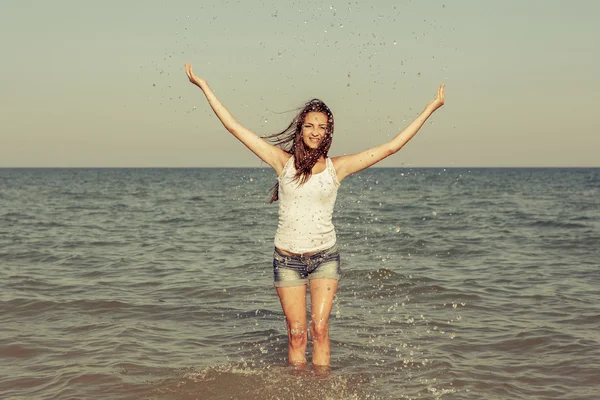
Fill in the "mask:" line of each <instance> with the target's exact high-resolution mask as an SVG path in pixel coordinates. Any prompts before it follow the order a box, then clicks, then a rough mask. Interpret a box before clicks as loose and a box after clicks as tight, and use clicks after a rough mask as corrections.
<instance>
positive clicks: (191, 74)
mask: <svg viewBox="0 0 600 400" xmlns="http://www.w3.org/2000/svg"><path fill="white" fill-rule="evenodd" d="M185 73H186V74H187V76H188V79H189V80H190V82H192V83H193V84H194V85H196V86H198V87H199V88H200V89H202V86H201V85H202V84H205V83H206V81H205V80H204V79H202V78H198V77H197V76H196V75H195V74H194V72H193V71H192V64H185Z"/></svg>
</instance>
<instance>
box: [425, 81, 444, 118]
mask: <svg viewBox="0 0 600 400" xmlns="http://www.w3.org/2000/svg"><path fill="white" fill-rule="evenodd" d="M443 105H444V84H443V83H442V84H441V85H440V87H439V88H438V92H437V97H436V98H435V99H434V100H431V101H430V102H429V103H427V108H429V109H431V111H432V112H433V111H435V110H437V109H438V108H440V107H441V106H443Z"/></svg>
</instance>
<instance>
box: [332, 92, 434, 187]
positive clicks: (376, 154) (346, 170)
mask: <svg viewBox="0 0 600 400" xmlns="http://www.w3.org/2000/svg"><path fill="white" fill-rule="evenodd" d="M443 105H444V85H440V87H439V88H438V93H437V97H436V98H435V99H434V100H432V101H430V102H429V103H428V104H427V106H426V107H425V110H424V111H423V112H422V113H421V114H420V115H419V116H418V117H417V118H416V119H415V120H414V121H413V122H411V123H410V125H408V126H407V127H406V128H404V130H403V131H402V132H400V133H399V134H398V135H396V137H394V138H393V139H392V140H390V141H389V142H387V143H384V144H381V145H379V146H377V147H373V148H372V149H368V150H365V151H363V152H360V153H357V154H350V155H347V156H341V157H335V158H333V159H332V161H333V165H334V166H335V170H336V174H337V178H338V180H339V181H341V180H342V179H344V178H345V177H346V176H348V175H351V174H354V173H356V172H358V171H362V170H363V169H365V168H369V167H370V166H372V165H374V164H376V163H378V162H379V161H381V160H383V159H384V158H386V157H388V156H391V155H392V154H394V153H396V152H398V150H400V149H401V148H402V147H404V145H405V144H406V143H407V142H408V141H409V140H410V139H412V137H413V136H415V135H416V134H417V132H418V131H419V129H421V127H422V126H423V124H424V123H425V121H427V118H429V117H430V116H431V114H433V112H434V111H435V110H437V109H438V108H440V107H441V106H443Z"/></svg>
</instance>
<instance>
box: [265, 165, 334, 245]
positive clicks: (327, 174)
mask: <svg viewBox="0 0 600 400" xmlns="http://www.w3.org/2000/svg"><path fill="white" fill-rule="evenodd" d="M293 159H294V157H293V156H292V157H290V159H289V160H288V162H287V163H286V165H285V167H284V168H283V170H282V171H281V174H280V175H279V178H278V179H279V192H278V195H279V224H278V226H277V233H276V234H275V247H277V248H278V249H281V250H287V251H289V252H292V253H300V254H302V253H309V252H316V251H321V250H325V249H328V248H330V247H332V246H333V245H334V244H335V242H336V235H335V228H334V227H333V223H332V221H331V217H332V214H333V207H334V205H335V200H336V197H337V190H338V187H339V186H340V183H339V181H338V180H337V176H336V173H335V168H334V167H333V163H332V162H331V159H330V158H326V159H325V161H326V167H325V170H324V171H323V172H321V173H319V174H313V175H312V176H311V177H310V179H309V180H308V181H307V182H306V183H304V184H300V183H299V182H298V181H295V180H294V175H295V174H296V168H295V167H294V160H293Z"/></svg>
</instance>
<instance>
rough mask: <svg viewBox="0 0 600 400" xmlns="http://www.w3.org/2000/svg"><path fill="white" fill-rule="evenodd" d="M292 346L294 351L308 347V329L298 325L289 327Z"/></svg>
mask: <svg viewBox="0 0 600 400" xmlns="http://www.w3.org/2000/svg"><path fill="white" fill-rule="evenodd" d="M288 334H289V338H290V340H289V342H290V346H291V347H292V348H294V349H299V348H302V347H304V346H306V329H304V327H303V326H300V325H296V326H294V327H292V326H288Z"/></svg>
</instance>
